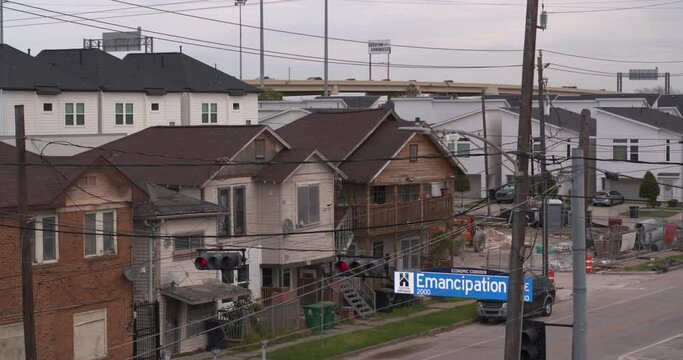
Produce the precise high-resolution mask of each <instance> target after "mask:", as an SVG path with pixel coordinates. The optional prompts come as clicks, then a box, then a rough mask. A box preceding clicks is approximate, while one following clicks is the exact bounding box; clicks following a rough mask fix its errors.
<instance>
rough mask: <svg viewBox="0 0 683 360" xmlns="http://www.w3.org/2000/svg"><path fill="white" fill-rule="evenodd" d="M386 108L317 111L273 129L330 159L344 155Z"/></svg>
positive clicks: (295, 144)
mask: <svg viewBox="0 0 683 360" xmlns="http://www.w3.org/2000/svg"><path fill="white" fill-rule="evenodd" d="M389 114H391V110H390V109H372V110H358V111H341V112H340V111H334V112H325V111H320V112H317V113H314V114H310V115H307V116H304V117H303V118H301V119H299V120H297V121H294V122H292V123H290V124H288V125H286V126H283V127H281V128H280V129H278V130H277V133H278V135H280V136H282V137H283V138H284V139H285V140H286V141H287V142H288V143H290V144H291V145H292V147H293V148H295V149H307V150H313V149H316V150H318V151H320V152H321V153H322V154H323V156H325V157H326V158H328V159H329V160H331V161H333V162H338V161H340V160H343V159H345V158H346V157H348V156H349V155H350V154H351V152H352V151H353V150H354V149H355V148H356V147H358V146H360V144H361V143H362V142H363V140H364V139H365V138H366V137H367V136H369V135H370V134H371V133H372V132H373V131H374V129H375V128H376V127H377V126H379V125H380V123H381V122H382V121H383V120H384V119H385V118H386V117H387V116H388V115H389Z"/></svg>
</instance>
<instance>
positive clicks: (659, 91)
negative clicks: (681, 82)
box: [633, 85, 681, 94]
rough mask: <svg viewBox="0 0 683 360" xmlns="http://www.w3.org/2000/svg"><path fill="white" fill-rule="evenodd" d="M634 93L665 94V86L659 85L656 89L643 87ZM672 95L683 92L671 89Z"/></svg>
mask: <svg viewBox="0 0 683 360" xmlns="http://www.w3.org/2000/svg"><path fill="white" fill-rule="evenodd" d="M633 92H635V93H638V94H664V86H662V85H657V86H654V87H642V88H638V89H635V90H634V91H633ZM671 93H672V94H680V93H681V92H680V91H678V90H677V89H671Z"/></svg>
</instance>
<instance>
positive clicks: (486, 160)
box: [481, 89, 491, 217]
mask: <svg viewBox="0 0 683 360" xmlns="http://www.w3.org/2000/svg"><path fill="white" fill-rule="evenodd" d="M481 121H482V126H483V128H484V139H486V90H485V89H481ZM484 183H485V186H486V216H489V217H490V216H491V197H490V196H489V189H490V188H491V184H490V181H489V145H488V143H487V142H486V141H484Z"/></svg>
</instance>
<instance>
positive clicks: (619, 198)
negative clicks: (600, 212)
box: [593, 190, 624, 206]
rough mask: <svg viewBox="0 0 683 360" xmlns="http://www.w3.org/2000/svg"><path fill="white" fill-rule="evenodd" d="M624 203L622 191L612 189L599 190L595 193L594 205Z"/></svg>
mask: <svg viewBox="0 0 683 360" xmlns="http://www.w3.org/2000/svg"><path fill="white" fill-rule="evenodd" d="M623 203H624V195H621V193H620V192H618V191H616V190H612V191H610V192H607V191H598V192H596V193H595V195H593V206H598V205H605V206H612V205H615V204H623Z"/></svg>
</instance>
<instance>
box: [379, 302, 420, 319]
mask: <svg viewBox="0 0 683 360" xmlns="http://www.w3.org/2000/svg"><path fill="white" fill-rule="evenodd" d="M423 310H427V303H426V302H425V303H415V304H411V305H406V306H403V307H399V308H395V309H394V310H393V311H392V312H377V313H375V316H376V317H378V318H380V319H392V318H397V317H405V316H408V315H412V314H415V313H417V312H420V311H423Z"/></svg>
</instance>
